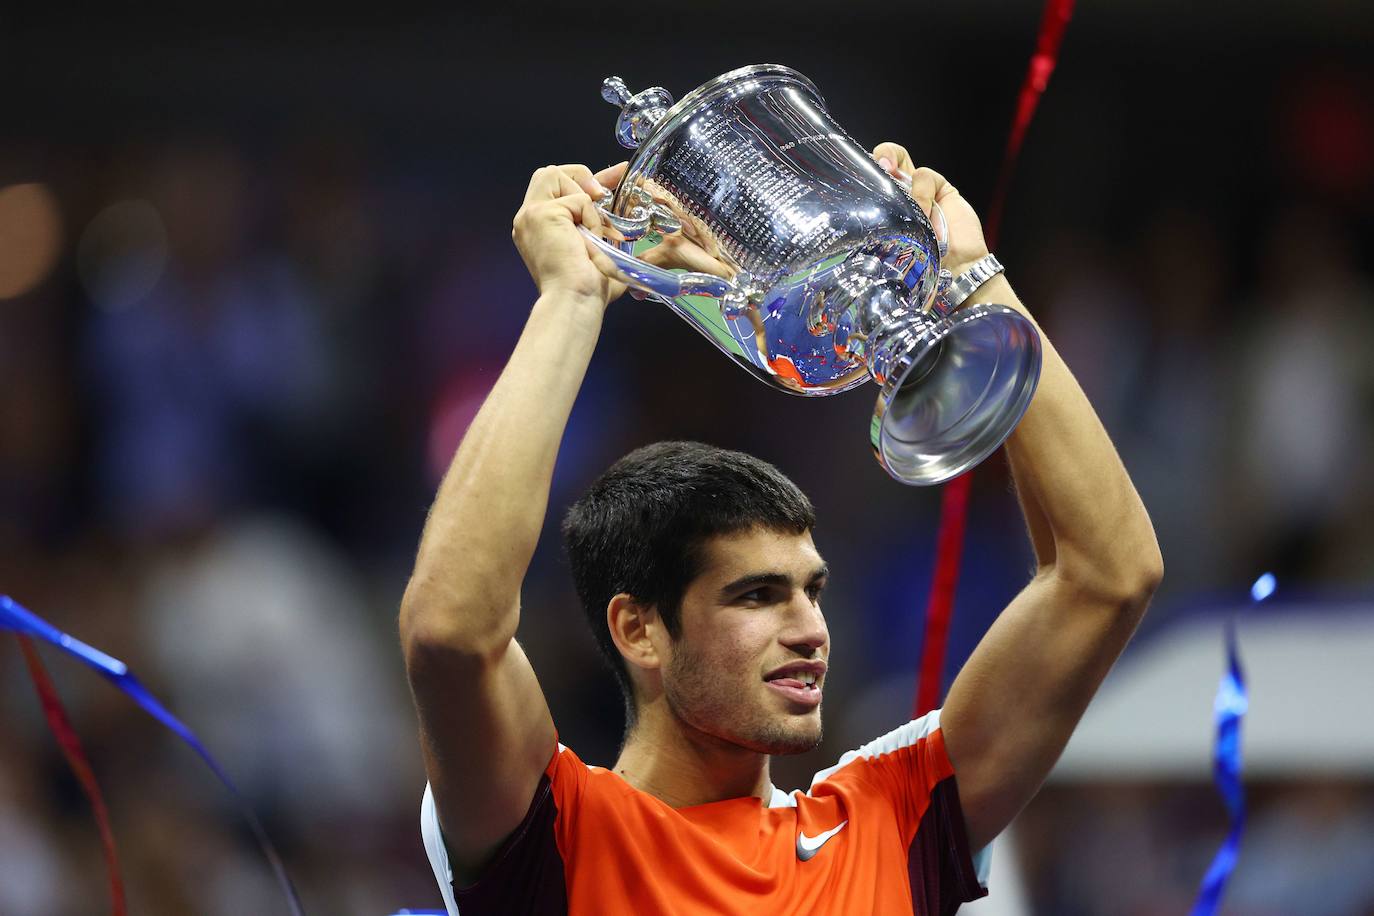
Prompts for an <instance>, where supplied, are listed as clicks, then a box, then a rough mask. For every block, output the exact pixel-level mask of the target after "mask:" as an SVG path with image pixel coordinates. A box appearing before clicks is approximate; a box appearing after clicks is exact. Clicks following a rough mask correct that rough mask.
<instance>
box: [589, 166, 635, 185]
mask: <svg viewBox="0 0 1374 916" xmlns="http://www.w3.org/2000/svg"><path fill="white" fill-rule="evenodd" d="M629 167H630V163H628V162H620V163H617V164H615V165H613V166H611V167H610V168H605V169H602V170H601V171H599V172H597V173H596V174H595V175H594V176H592V177H593V178H595V179H596V182H597V184H599V185H601V186H602V187H603V188H614V187H615V186H616V185H618V184H620V179H622V178H624V177H625V171H626V169H628V168H629Z"/></svg>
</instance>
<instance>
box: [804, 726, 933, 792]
mask: <svg viewBox="0 0 1374 916" xmlns="http://www.w3.org/2000/svg"><path fill="white" fill-rule="evenodd" d="M939 727H940V710H938V709H936V710H933V711H931V712H928V713H926V714H925V715H924V716H921V718H919V719H912V720H911V721H910V722H908V723H906V724H905V725H903V726H901V727H900V728H894V729H893V730H892V731H890V732H888V733H887V734H886V735H883V736H882V737H879V738H875V739H873V740H872V741H870V742H868V743H867V744H865V745H863V746H862V747H860V748H858V749H857V750H853V751H845V752H844V754H842V755H841V756H840V762H839V763H837V764H835V765H834V766H833V767H829V768H827V769H824V770H821V771H820V772H819V773H817V774H816V775H815V776H814V777H813V778H812V780H811V788H813V789H814V788H815V787H816V784H817V783H820V782H825V780H827V779H829V778H830V777H831V776H834V775H835V774H836V773H838V772H839V771H840V770H842V769H844V768H845V767H847V766H849V765H850V764H851V763H853V762H854V761H856V760H860V759H863V760H871V759H873V758H874V757H880V756H882V755H883V754H891V753H892V752H893V751H899V750H901V749H902V748H904V747H911V746H912V745H914V744H915V743H916V742H918V741H920V740H921V739H922V738H924V737H926V736H927V735H929V734H931V733H932V732H934V731H936V730H937V729H939Z"/></svg>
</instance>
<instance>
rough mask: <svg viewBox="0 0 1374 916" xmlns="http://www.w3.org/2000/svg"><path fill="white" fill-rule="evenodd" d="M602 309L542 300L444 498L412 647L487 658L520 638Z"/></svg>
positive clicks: (428, 530) (434, 522)
mask: <svg viewBox="0 0 1374 916" xmlns="http://www.w3.org/2000/svg"><path fill="white" fill-rule="evenodd" d="M602 308H603V307H602V305H601V303H600V302H597V301H589V300H579V299H575V298H574V297H572V296H568V295H560V294H555V295H551V296H544V297H541V298H540V299H539V300H538V301H536V303H535V305H534V308H533V309H532V310H531V313H530V317H529V320H528V322H527V323H526V326H525V329H524V332H523V333H522V334H521V336H520V340H519V342H518V343H517V344H516V347H515V350H514V352H513V353H512V354H511V357H510V360H509V362H507V364H506V367H505V369H504V370H503V371H502V373H501V375H500V377H499V378H498V379H497V382H496V385H495V386H494V387H493V388H492V390H491V393H490V394H489V395H488V396H487V399H486V401H485V402H484V403H483V405H482V408H481V410H480V411H478V414H477V416H476V417H475V418H474V419H473V421H472V424H471V426H469V428H468V431H467V433H466V435H464V437H463V441H462V444H461V445H460V446H459V448H458V451H457V453H456V454H455V456H454V458H453V461H452V463H451V464H450V466H449V469H448V472H447V473H446V474H445V475H444V480H443V483H442V484H441V485H440V487H439V493H438V495H437V497H436V498H435V501H434V505H433V507H432V508H431V510H430V514H429V519H428V521H427V522H426V524H425V530H424V534H423V536H422V538H421V541H420V548H419V554H418V556H417V558H416V562H415V571H414V574H413V575H412V577H411V581H410V584H409V586H408V587H407V589H406V596H405V599H404V601H403V602H402V608H401V629H402V635H403V638H406V636H407V635H408V634H409V635H417V634H423V635H424V637H425V638H428V639H439V640H442V641H444V642H447V643H454V644H459V645H468V646H469V647H471V648H473V649H475V650H483V649H498V648H500V646H502V645H504V644H505V643H508V642H509V640H510V638H511V637H513V636H514V633H515V628H516V624H517V623H518V616H519V590H520V583H521V580H522V579H523V578H524V575H525V572H526V569H527V568H528V566H529V563H530V559H531V557H532V556H533V554H534V549H535V545H536V543H537V541H538V538H539V532H540V530H541V529H542V527H543V522H544V515H545V512H546V510H547V507H548V498H549V486H550V482H551V480H552V478H553V468H554V462H555V459H556V457H557V454H558V446H559V442H560V440H561V439H562V436H563V432H564V429H565V428H566V426H567V422H568V417H569V414H570V413H571V411H572V406H573V402H574V401H575V399H576V397H577V392H578V390H579V388H580V387H581V385H582V380H583V378H584V376H585V375H586V371H587V366H588V364H589V362H590V360H591V356H592V351H593V350H594V348H595V346H596V340H597V336H598V334H599V332H600V328H601V319H602Z"/></svg>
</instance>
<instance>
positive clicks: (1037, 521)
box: [973, 276, 1162, 599]
mask: <svg viewBox="0 0 1374 916" xmlns="http://www.w3.org/2000/svg"><path fill="white" fill-rule="evenodd" d="M973 301H982V302H999V303H1002V304H1004V305H1007V306H1009V307H1011V308H1014V309H1016V310H1017V311H1019V312H1021V313H1022V314H1023V315H1025V316H1026V317H1027V318H1030V319H1031V320H1032V321H1034V318H1033V317H1032V316H1031V315H1030V313H1029V311H1028V310H1027V309H1026V308H1025V306H1024V305H1023V304H1022V303H1021V301H1020V300H1019V299H1018V298H1017V296H1016V294H1015V292H1014V291H1013V290H1012V288H1011V285H1010V284H1009V283H1008V282H1007V280H1006V278H1005V277H1004V276H998V277H996V278H994V279H993V280H991V281H989V282H988V283H986V284H984V286H983V287H982V288H981V289H979V290H978V291H977V292H976V293H975V294H974V297H973ZM1041 344H1042V347H1043V356H1044V361H1043V367H1042V370H1041V375H1040V384H1039V388H1038V389H1037V391H1036V393H1035V397H1034V399H1033V400H1032V401H1031V405H1030V408H1029V409H1028V410H1027V411H1026V415H1025V417H1024V418H1023V419H1022V421H1021V423H1020V425H1019V426H1018V427H1017V428H1016V431H1015V432H1014V433H1012V435H1011V437H1010V438H1009V439H1008V440H1007V445H1006V451H1007V458H1008V461H1009V463H1010V465H1011V471H1012V477H1013V479H1014V481H1015V484H1016V489H1017V493H1018V496H1019V498H1020V500H1021V504H1022V509H1023V511H1024V512H1025V515H1026V520H1027V527H1028V529H1029V531H1030V535H1031V540H1032V543H1033V545H1034V547H1035V551H1036V560H1037V564H1038V566H1039V569H1040V572H1041V573H1053V574H1054V575H1056V576H1059V577H1061V578H1062V579H1064V580H1065V582H1066V583H1067V584H1069V585H1071V586H1072V587H1075V588H1081V589H1083V590H1085V591H1087V592H1089V593H1100V595H1101V596H1102V597H1104V598H1108V599H1114V598H1123V599H1130V598H1134V597H1136V596H1137V595H1139V594H1141V593H1144V594H1145V596H1146V597H1147V596H1148V592H1149V591H1151V590H1152V589H1153V587H1154V585H1155V583H1156V582H1157V581H1158V578H1159V576H1160V575H1161V574H1162V561H1161V559H1160V554H1159V546H1158V543H1157V542H1156V540H1155V534H1154V529H1153V527H1152V525H1151V523H1150V519H1149V515H1148V514H1147V512H1146V510H1145V507H1144V505H1143V504H1142V503H1141V500H1140V497H1139V495H1138V494H1137V493H1136V490H1135V487H1134V485H1133V484H1132V483H1131V479H1130V477H1129V476H1128V475H1127V473H1126V469H1125V467H1124V466H1123V465H1122V463H1121V459H1120V457H1119V456H1118V455H1117V453H1116V449H1115V448H1114V447H1113V446H1112V443H1111V440H1110V439H1109V438H1108V436H1107V432H1106V430H1105V429H1104V428H1103V426H1102V422H1101V420H1099V419H1098V417H1097V414H1096V412H1095V411H1094V410H1093V408H1092V405H1091V404H1090V403H1089V402H1088V399H1087V397H1086V396H1085V395H1084V393H1083V390H1082V389H1081V388H1080V387H1079V385H1078V382H1077V380H1076V379H1074V377H1073V374H1072V373H1071V372H1070V371H1069V368H1068V366H1066V365H1065V364H1064V361H1063V359H1061V358H1060V356H1059V353H1058V352H1057V351H1056V350H1055V348H1054V344H1053V343H1052V342H1051V341H1050V340H1049V338H1048V337H1046V336H1045V334H1044V333H1043V332H1042V333H1041Z"/></svg>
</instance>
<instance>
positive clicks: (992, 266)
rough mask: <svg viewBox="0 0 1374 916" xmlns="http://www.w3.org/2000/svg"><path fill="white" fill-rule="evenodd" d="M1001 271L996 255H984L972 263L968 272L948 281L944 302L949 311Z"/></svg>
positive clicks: (1000, 263) (1000, 264)
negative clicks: (947, 305)
mask: <svg viewBox="0 0 1374 916" xmlns="http://www.w3.org/2000/svg"><path fill="white" fill-rule="evenodd" d="M1002 270H1003V267H1002V262H1001V261H999V260H997V256H996V255H991V254H985V255H983V256H982V257H981V258H979V259H978V260H976V261H974V262H973V264H972V265H971V266H970V267H969V269H968V270H966V271H964V272H963V273H961V274H960V275H959V276H957V277H955V278H954V279H953V280H951V281H950V284H949V291H948V292H946V293H945V301H946V302H948V303H949V307H950V309H957V308H958V307H959V306H960V305H962V304H963V302H964V300H965V299H967V298H968V297H969V296H972V295H973V291H974V290H976V289H977V288H978V287H980V286H982V285H983V284H984V283H986V282H988V281H989V280H991V279H992V278H993V277H995V276H997V275H998V274H1000V273H1001V272H1002Z"/></svg>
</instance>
